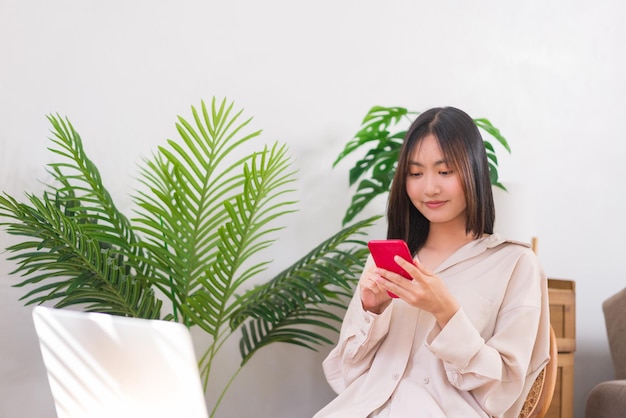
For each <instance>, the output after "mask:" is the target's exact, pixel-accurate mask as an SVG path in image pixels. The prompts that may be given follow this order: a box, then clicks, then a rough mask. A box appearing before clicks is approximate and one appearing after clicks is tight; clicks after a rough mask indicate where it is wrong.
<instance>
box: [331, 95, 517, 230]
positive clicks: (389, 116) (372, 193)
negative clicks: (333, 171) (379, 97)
mask: <svg viewBox="0 0 626 418" xmlns="http://www.w3.org/2000/svg"><path fill="white" fill-rule="evenodd" d="M419 113H420V112H415V111H410V110H408V109H407V108H404V107H383V106H374V107H372V108H371V109H370V110H369V111H368V112H367V114H366V115H365V117H364V118H363V121H362V122H361V128H360V129H359V131H358V132H357V133H356V134H355V135H354V138H353V139H351V140H350V141H348V143H347V144H346V146H345V147H344V149H343V150H342V151H341V152H340V153H339V155H338V156H337V158H336V159H335V162H334V163H333V167H334V166H336V165H337V164H339V162H340V161H342V160H344V159H345V158H346V157H347V156H348V155H351V154H352V153H354V152H355V151H357V150H360V149H362V148H366V149H368V151H367V153H366V154H365V156H364V157H362V158H361V159H359V160H358V161H357V162H356V163H355V165H354V167H352V168H351V169H350V173H349V183H350V186H353V185H354V184H356V183H357V182H359V179H360V182H359V184H358V186H357V188H356V191H355V193H354V195H353V196H352V201H351V203H350V206H349V207H348V209H347V210H346V213H345V215H344V218H343V224H344V225H346V224H347V223H349V222H350V221H352V220H353V219H354V218H355V217H356V216H357V215H358V214H359V213H361V212H362V211H363V209H364V208H365V207H366V206H367V205H368V204H369V203H370V202H371V201H372V200H373V199H374V198H376V197H377V196H379V195H382V194H385V193H387V192H388V191H389V188H390V186H391V180H392V179H393V174H394V172H395V171H396V164H397V161H398V155H399V153H400V148H401V147H402V142H403V140H404V136H405V135H406V129H407V128H408V125H409V124H410V123H411V122H413V118H414V117H415V116H417V115H419ZM474 123H475V124H476V126H478V128H479V129H481V130H483V131H484V132H486V133H487V134H489V135H490V136H491V137H493V138H494V139H495V140H496V141H497V142H498V143H499V144H500V145H502V147H504V149H505V150H506V151H507V152H509V153H510V152H511V148H510V147H509V144H508V142H507V140H506V139H505V138H504V136H502V134H501V133H500V130H499V129H498V128H496V127H495V126H493V124H492V123H491V122H490V121H489V120H488V119H485V118H476V119H474ZM398 126H399V127H398ZM392 128H395V129H394V130H393V131H392ZM483 142H484V144H485V150H486V151H487V158H488V160H489V175H490V178H491V184H492V185H493V186H495V187H499V188H501V189H503V190H506V188H505V187H504V185H503V184H502V183H500V181H499V179H498V157H497V155H496V151H495V148H494V146H493V144H492V143H491V142H490V141H489V140H487V139H483Z"/></svg>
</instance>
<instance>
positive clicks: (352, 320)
mask: <svg viewBox="0 0 626 418" xmlns="http://www.w3.org/2000/svg"><path fill="white" fill-rule="evenodd" d="M366 268H367V264H366ZM392 309H393V303H391V304H390V305H389V306H388V307H387V308H386V309H385V310H384V311H383V312H382V313H381V314H379V315H377V314H374V313H372V312H368V311H365V310H364V309H363V305H362V304H361V296H360V292H359V288H358V286H357V288H356V291H355V293H354V296H353V297H352V300H351V301H350V305H349V306H348V310H347V311H346V315H345V317H344V320H343V323H342V326H341V332H340V334H339V341H338V343H337V345H336V346H335V348H333V350H331V352H330V353H329V354H328V356H327V357H326V359H325V360H324V362H323V364H322V366H323V369H324V374H325V376H326V379H327V380H328V383H329V385H330V386H331V388H333V390H334V391H335V392H336V393H341V392H342V391H343V390H344V389H345V388H346V387H347V386H348V385H350V383H352V382H353V381H354V380H355V379H357V378H358V377H359V376H361V375H362V374H363V373H365V372H367V371H368V370H369V368H370V366H371V364H372V360H373V359H374V356H375V354H376V350H377V349H378V347H379V345H380V343H381V342H382V341H383V340H384V338H385V336H386V335H387V332H388V331H389V323H390V320H391V312H392Z"/></svg>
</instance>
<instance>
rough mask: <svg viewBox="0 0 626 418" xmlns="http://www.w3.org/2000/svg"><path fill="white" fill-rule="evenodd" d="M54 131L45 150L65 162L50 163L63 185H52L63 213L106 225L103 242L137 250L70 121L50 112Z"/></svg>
mask: <svg viewBox="0 0 626 418" xmlns="http://www.w3.org/2000/svg"><path fill="white" fill-rule="evenodd" d="M48 120H49V121H50V123H51V125H52V128H53V130H52V131H51V133H52V134H53V136H52V137H51V138H50V140H51V141H52V142H53V144H55V145H56V146H54V147H49V148H48V149H49V150H50V151H51V152H53V153H54V154H57V155H59V156H61V157H63V158H64V162H56V163H50V164H49V165H48V167H49V168H50V169H49V172H50V174H52V175H53V176H54V178H55V179H56V180H57V181H58V182H59V183H61V184H62V186H61V187H56V188H53V190H54V193H55V197H56V199H57V200H58V201H59V204H60V205H62V206H65V208H66V214H67V215H69V214H70V212H71V213H73V214H74V216H75V217H76V221H77V222H82V223H100V224H103V225H105V226H108V228H98V230H99V232H100V233H101V236H100V237H99V239H100V240H101V241H102V242H109V243H111V244H114V245H119V246H122V247H124V248H125V250H126V251H127V252H129V253H132V252H133V251H136V248H137V247H136V246H135V245H134V244H135V243H136V242H137V238H136V237H135V235H134V232H133V230H132V228H131V227H130V223H129V221H128V219H127V218H126V217H125V216H124V215H123V214H122V213H121V212H120V211H119V210H118V209H117V207H116V205H115V203H114V202H113V199H112V198H111V195H110V194H109V192H108V191H107V189H106V188H105V187H104V185H103V183H102V178H101V176H100V172H99V171H98V169H97V167H96V166H95V164H94V163H93V162H92V161H91V160H90V159H89V158H88V156H87V154H86V152H85V150H84V147H83V142H82V139H81V137H80V135H79V134H78V132H76V130H75V129H74V127H73V126H72V124H71V123H70V121H69V120H67V119H65V120H64V119H63V118H61V117H60V116H59V115H56V116H54V115H49V116H48Z"/></svg>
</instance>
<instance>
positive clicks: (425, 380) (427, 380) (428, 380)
mask: <svg viewBox="0 0 626 418" xmlns="http://www.w3.org/2000/svg"><path fill="white" fill-rule="evenodd" d="M428 383H430V379H429V378H427V377H425V378H424V384H425V385H427V384H428Z"/></svg>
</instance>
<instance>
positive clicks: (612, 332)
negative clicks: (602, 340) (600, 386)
mask: <svg viewBox="0 0 626 418" xmlns="http://www.w3.org/2000/svg"><path fill="white" fill-rule="evenodd" d="M602 310H603V311H604V320H605V322H606V332H607V335H608V337H609V348H610V350H611V357H612V359H613V367H614V368H615V378H616V379H626V288H624V289H622V290H621V291H620V292H617V293H616V294H614V295H613V296H611V297H610V298H608V299H607V300H605V301H604V302H603V303H602Z"/></svg>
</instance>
